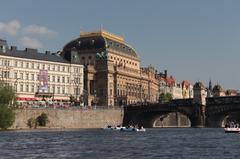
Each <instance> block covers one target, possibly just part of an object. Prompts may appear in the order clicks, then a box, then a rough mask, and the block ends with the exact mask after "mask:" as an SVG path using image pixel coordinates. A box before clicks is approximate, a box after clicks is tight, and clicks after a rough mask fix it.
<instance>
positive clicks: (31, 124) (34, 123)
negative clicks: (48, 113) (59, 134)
mask: <svg viewBox="0 0 240 159" xmlns="http://www.w3.org/2000/svg"><path fill="white" fill-rule="evenodd" d="M37 124H38V123H37V121H36V119H35V118H30V119H28V122H27V125H28V127H29V128H33V127H34V128H37Z"/></svg>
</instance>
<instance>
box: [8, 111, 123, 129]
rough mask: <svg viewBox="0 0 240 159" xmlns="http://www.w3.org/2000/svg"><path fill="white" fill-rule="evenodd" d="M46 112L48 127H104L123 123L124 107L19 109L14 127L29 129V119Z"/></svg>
mask: <svg viewBox="0 0 240 159" xmlns="http://www.w3.org/2000/svg"><path fill="white" fill-rule="evenodd" d="M41 113H46V114H47V116H48V120H49V122H48V123H47V126H46V127H47V128H76V129H77V128H104V127H106V126H107V125H119V124H122V121H123V115H124V112H123V110H122V109H120V108H119V109H85V110H84V109H19V110H16V118H15V122H14V124H13V126H12V128H13V129H28V128H29V127H28V125H27V123H28V120H29V119H30V118H37V117H38V116H39V115H41Z"/></svg>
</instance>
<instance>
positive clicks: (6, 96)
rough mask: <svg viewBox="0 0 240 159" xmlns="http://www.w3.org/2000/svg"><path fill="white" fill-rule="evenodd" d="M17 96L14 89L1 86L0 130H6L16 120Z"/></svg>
mask: <svg viewBox="0 0 240 159" xmlns="http://www.w3.org/2000/svg"><path fill="white" fill-rule="evenodd" d="M15 106H16V94H15V91H14V90H13V88H12V87H10V86H7V85H3V84H2V85H0V128H1V129H3V130H6V129H7V128H9V127H11V126H12V124H13V123H14V120H15V111H14V109H15Z"/></svg>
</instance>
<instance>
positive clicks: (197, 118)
mask: <svg viewBox="0 0 240 159" xmlns="http://www.w3.org/2000/svg"><path fill="white" fill-rule="evenodd" d="M193 106H194V111H193V114H192V117H191V127H205V118H206V117H205V109H204V108H205V105H201V104H194V105H193Z"/></svg>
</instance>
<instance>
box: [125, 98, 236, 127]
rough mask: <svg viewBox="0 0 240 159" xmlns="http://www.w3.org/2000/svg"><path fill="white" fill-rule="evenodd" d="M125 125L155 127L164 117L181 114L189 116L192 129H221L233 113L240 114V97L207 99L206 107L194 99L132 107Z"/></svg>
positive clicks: (128, 109)
mask: <svg viewBox="0 0 240 159" xmlns="http://www.w3.org/2000/svg"><path fill="white" fill-rule="evenodd" d="M124 112H125V113H124V120H123V124H124V125H128V124H132V125H135V124H141V125H143V126H144V127H153V126H154V122H155V121H156V120H157V119H159V118H160V117H161V116H162V115H165V114H169V113H173V112H179V113H182V114H183V115H185V116H187V117H188V119H189V120H190V122H191V127H221V126H222V123H223V121H224V119H226V117H228V116H229V115H231V114H232V113H239V114H240V96H226V97H214V98H213V97H212V98H206V105H201V104H197V103H195V102H194V100H193V99H179V100H173V101H171V102H169V103H165V104H160V103H156V104H145V105H130V106H126V107H125V108H124Z"/></svg>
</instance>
